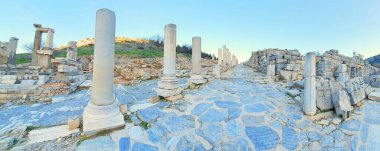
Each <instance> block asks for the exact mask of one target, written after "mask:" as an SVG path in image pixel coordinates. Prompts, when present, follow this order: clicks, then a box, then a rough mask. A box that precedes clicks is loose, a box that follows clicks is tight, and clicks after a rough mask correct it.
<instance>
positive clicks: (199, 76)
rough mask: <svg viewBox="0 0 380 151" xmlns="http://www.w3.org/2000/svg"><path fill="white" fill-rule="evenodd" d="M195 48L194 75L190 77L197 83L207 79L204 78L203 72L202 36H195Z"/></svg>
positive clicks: (193, 57)
mask: <svg viewBox="0 0 380 151" xmlns="http://www.w3.org/2000/svg"><path fill="white" fill-rule="evenodd" d="M192 47H193V50H192V60H191V62H192V69H191V71H192V75H191V77H190V82H192V83H195V84H202V83H206V79H204V78H203V75H202V74H201V72H202V71H201V70H202V69H201V68H202V65H201V53H202V52H201V49H202V48H201V38H200V37H193V46H192Z"/></svg>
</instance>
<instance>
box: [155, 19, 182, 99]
mask: <svg viewBox="0 0 380 151" xmlns="http://www.w3.org/2000/svg"><path fill="white" fill-rule="evenodd" d="M176 34H177V29H176V25H174V24H168V25H166V26H165V37H164V74H163V76H162V77H161V80H160V81H159V82H158V88H157V90H156V91H157V95H158V96H161V97H170V96H175V95H179V94H180V93H181V92H182V90H181V89H180V88H179V81H178V79H177V77H176V40H177V39H176Z"/></svg>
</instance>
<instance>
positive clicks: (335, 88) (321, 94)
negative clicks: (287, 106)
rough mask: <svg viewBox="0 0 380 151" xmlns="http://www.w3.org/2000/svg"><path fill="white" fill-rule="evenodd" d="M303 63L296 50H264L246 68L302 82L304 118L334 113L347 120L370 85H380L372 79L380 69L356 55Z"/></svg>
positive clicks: (311, 55) (309, 57) (331, 55)
mask: <svg viewBox="0 0 380 151" xmlns="http://www.w3.org/2000/svg"><path fill="white" fill-rule="evenodd" d="M304 60H305V59H304V57H303V56H301V55H300V53H299V52H298V51H297V50H280V49H266V50H264V51H257V52H252V55H251V57H250V59H249V60H248V61H247V62H246V63H245V65H248V66H251V67H252V68H256V69H258V70H261V71H266V75H267V76H269V77H270V76H279V77H280V79H284V80H286V81H300V80H303V83H304V91H303V92H304V101H303V110H304V112H305V114H307V115H314V114H315V113H317V112H318V113H320V112H325V111H329V110H334V109H335V111H336V113H337V114H338V115H341V116H342V117H343V118H344V119H347V118H349V117H350V115H351V112H352V110H353V106H357V105H360V104H361V103H360V102H362V100H363V99H365V98H368V97H369V94H370V93H371V92H372V91H373V89H372V87H371V86H369V85H370V84H371V85H378V84H379V82H378V81H380V80H379V79H377V78H376V77H377V76H376V75H373V74H376V73H378V72H379V69H378V68H376V67H373V66H371V65H369V64H368V63H367V62H365V61H364V60H363V56H362V55H359V54H356V53H354V54H353V57H347V56H343V55H340V54H339V52H338V50H330V51H326V52H325V53H324V54H323V55H320V56H316V55H315V54H314V53H308V54H307V55H306V62H305V61H304ZM303 67H304V68H303ZM302 75H304V76H302ZM317 110H319V111H317Z"/></svg>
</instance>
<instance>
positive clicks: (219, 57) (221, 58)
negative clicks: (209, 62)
mask: <svg viewBox="0 0 380 151" xmlns="http://www.w3.org/2000/svg"><path fill="white" fill-rule="evenodd" d="M222 60H223V56H222V49H218V65H222V63H223V62H222Z"/></svg>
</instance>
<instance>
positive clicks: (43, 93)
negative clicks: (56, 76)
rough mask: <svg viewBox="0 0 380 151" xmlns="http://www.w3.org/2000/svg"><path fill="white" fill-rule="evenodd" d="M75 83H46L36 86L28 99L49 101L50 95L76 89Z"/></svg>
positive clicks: (67, 92)
mask: <svg viewBox="0 0 380 151" xmlns="http://www.w3.org/2000/svg"><path fill="white" fill-rule="evenodd" d="M77 87H78V86H77V85H70V84H68V83H64V82H62V83H48V84H45V85H41V86H39V87H37V88H36V89H35V90H34V91H33V95H31V96H30V101H32V102H34V101H37V102H41V101H42V102H44V101H50V100H51V97H53V96H55V95H59V94H70V93H72V92H74V91H75V90H76V89H77Z"/></svg>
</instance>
